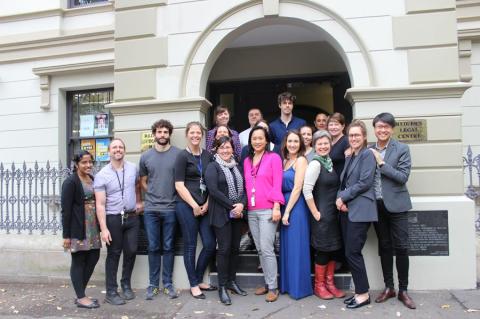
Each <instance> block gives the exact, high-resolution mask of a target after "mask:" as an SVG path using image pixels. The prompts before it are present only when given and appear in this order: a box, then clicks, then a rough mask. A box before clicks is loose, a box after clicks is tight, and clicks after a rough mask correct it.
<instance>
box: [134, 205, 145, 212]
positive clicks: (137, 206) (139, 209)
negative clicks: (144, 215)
mask: <svg viewBox="0 0 480 319" xmlns="http://www.w3.org/2000/svg"><path fill="white" fill-rule="evenodd" d="M144 207H145V206H144V204H143V202H139V203H136V204H135V213H136V214H137V215H138V214H139V213H141V212H143V210H144Z"/></svg>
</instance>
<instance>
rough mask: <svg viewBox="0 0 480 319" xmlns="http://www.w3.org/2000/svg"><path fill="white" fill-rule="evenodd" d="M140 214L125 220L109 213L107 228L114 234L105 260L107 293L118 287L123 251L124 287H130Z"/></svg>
mask: <svg viewBox="0 0 480 319" xmlns="http://www.w3.org/2000/svg"><path fill="white" fill-rule="evenodd" d="M139 225H140V221H139V219H138V216H135V215H130V216H128V218H127V219H126V220H124V222H123V225H122V217H121V216H120V215H107V228H108V230H109V231H110V236H112V241H111V242H110V245H107V259H106V261H105V281H106V286H107V293H110V294H111V293H115V292H116V291H117V289H118V284H117V272H118V263H119V261H120V255H121V254H122V252H123V267H122V279H121V280H120V284H121V286H122V287H130V286H131V284H130V279H131V277H132V271H133V266H134V265H135V258H136V254H137V242H138V227H139Z"/></svg>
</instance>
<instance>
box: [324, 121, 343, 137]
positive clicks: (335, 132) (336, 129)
mask: <svg viewBox="0 0 480 319" xmlns="http://www.w3.org/2000/svg"><path fill="white" fill-rule="evenodd" d="M344 128H345V125H342V124H340V122H338V121H335V120H330V121H329V122H328V133H330V135H331V136H332V138H335V137H337V136H340V135H341V134H342V133H343V129H344Z"/></svg>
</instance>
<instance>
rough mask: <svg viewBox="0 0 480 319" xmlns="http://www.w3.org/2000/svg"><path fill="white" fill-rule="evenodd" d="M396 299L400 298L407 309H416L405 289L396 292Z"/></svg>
mask: <svg viewBox="0 0 480 319" xmlns="http://www.w3.org/2000/svg"><path fill="white" fill-rule="evenodd" d="M398 300H400V301H401V302H402V303H403V304H404V305H405V307H407V308H409V309H417V306H416V305H415V302H413V300H412V298H410V296H409V295H408V294H407V292H406V291H399V292H398Z"/></svg>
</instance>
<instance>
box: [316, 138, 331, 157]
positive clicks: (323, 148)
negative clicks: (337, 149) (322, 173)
mask: <svg viewBox="0 0 480 319" xmlns="http://www.w3.org/2000/svg"><path fill="white" fill-rule="evenodd" d="M331 148H332V145H331V144H330V140H329V139H328V137H326V136H324V137H320V138H319V139H318V140H316V141H315V153H317V154H318V155H320V156H327V155H328V154H330V150H331Z"/></svg>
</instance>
